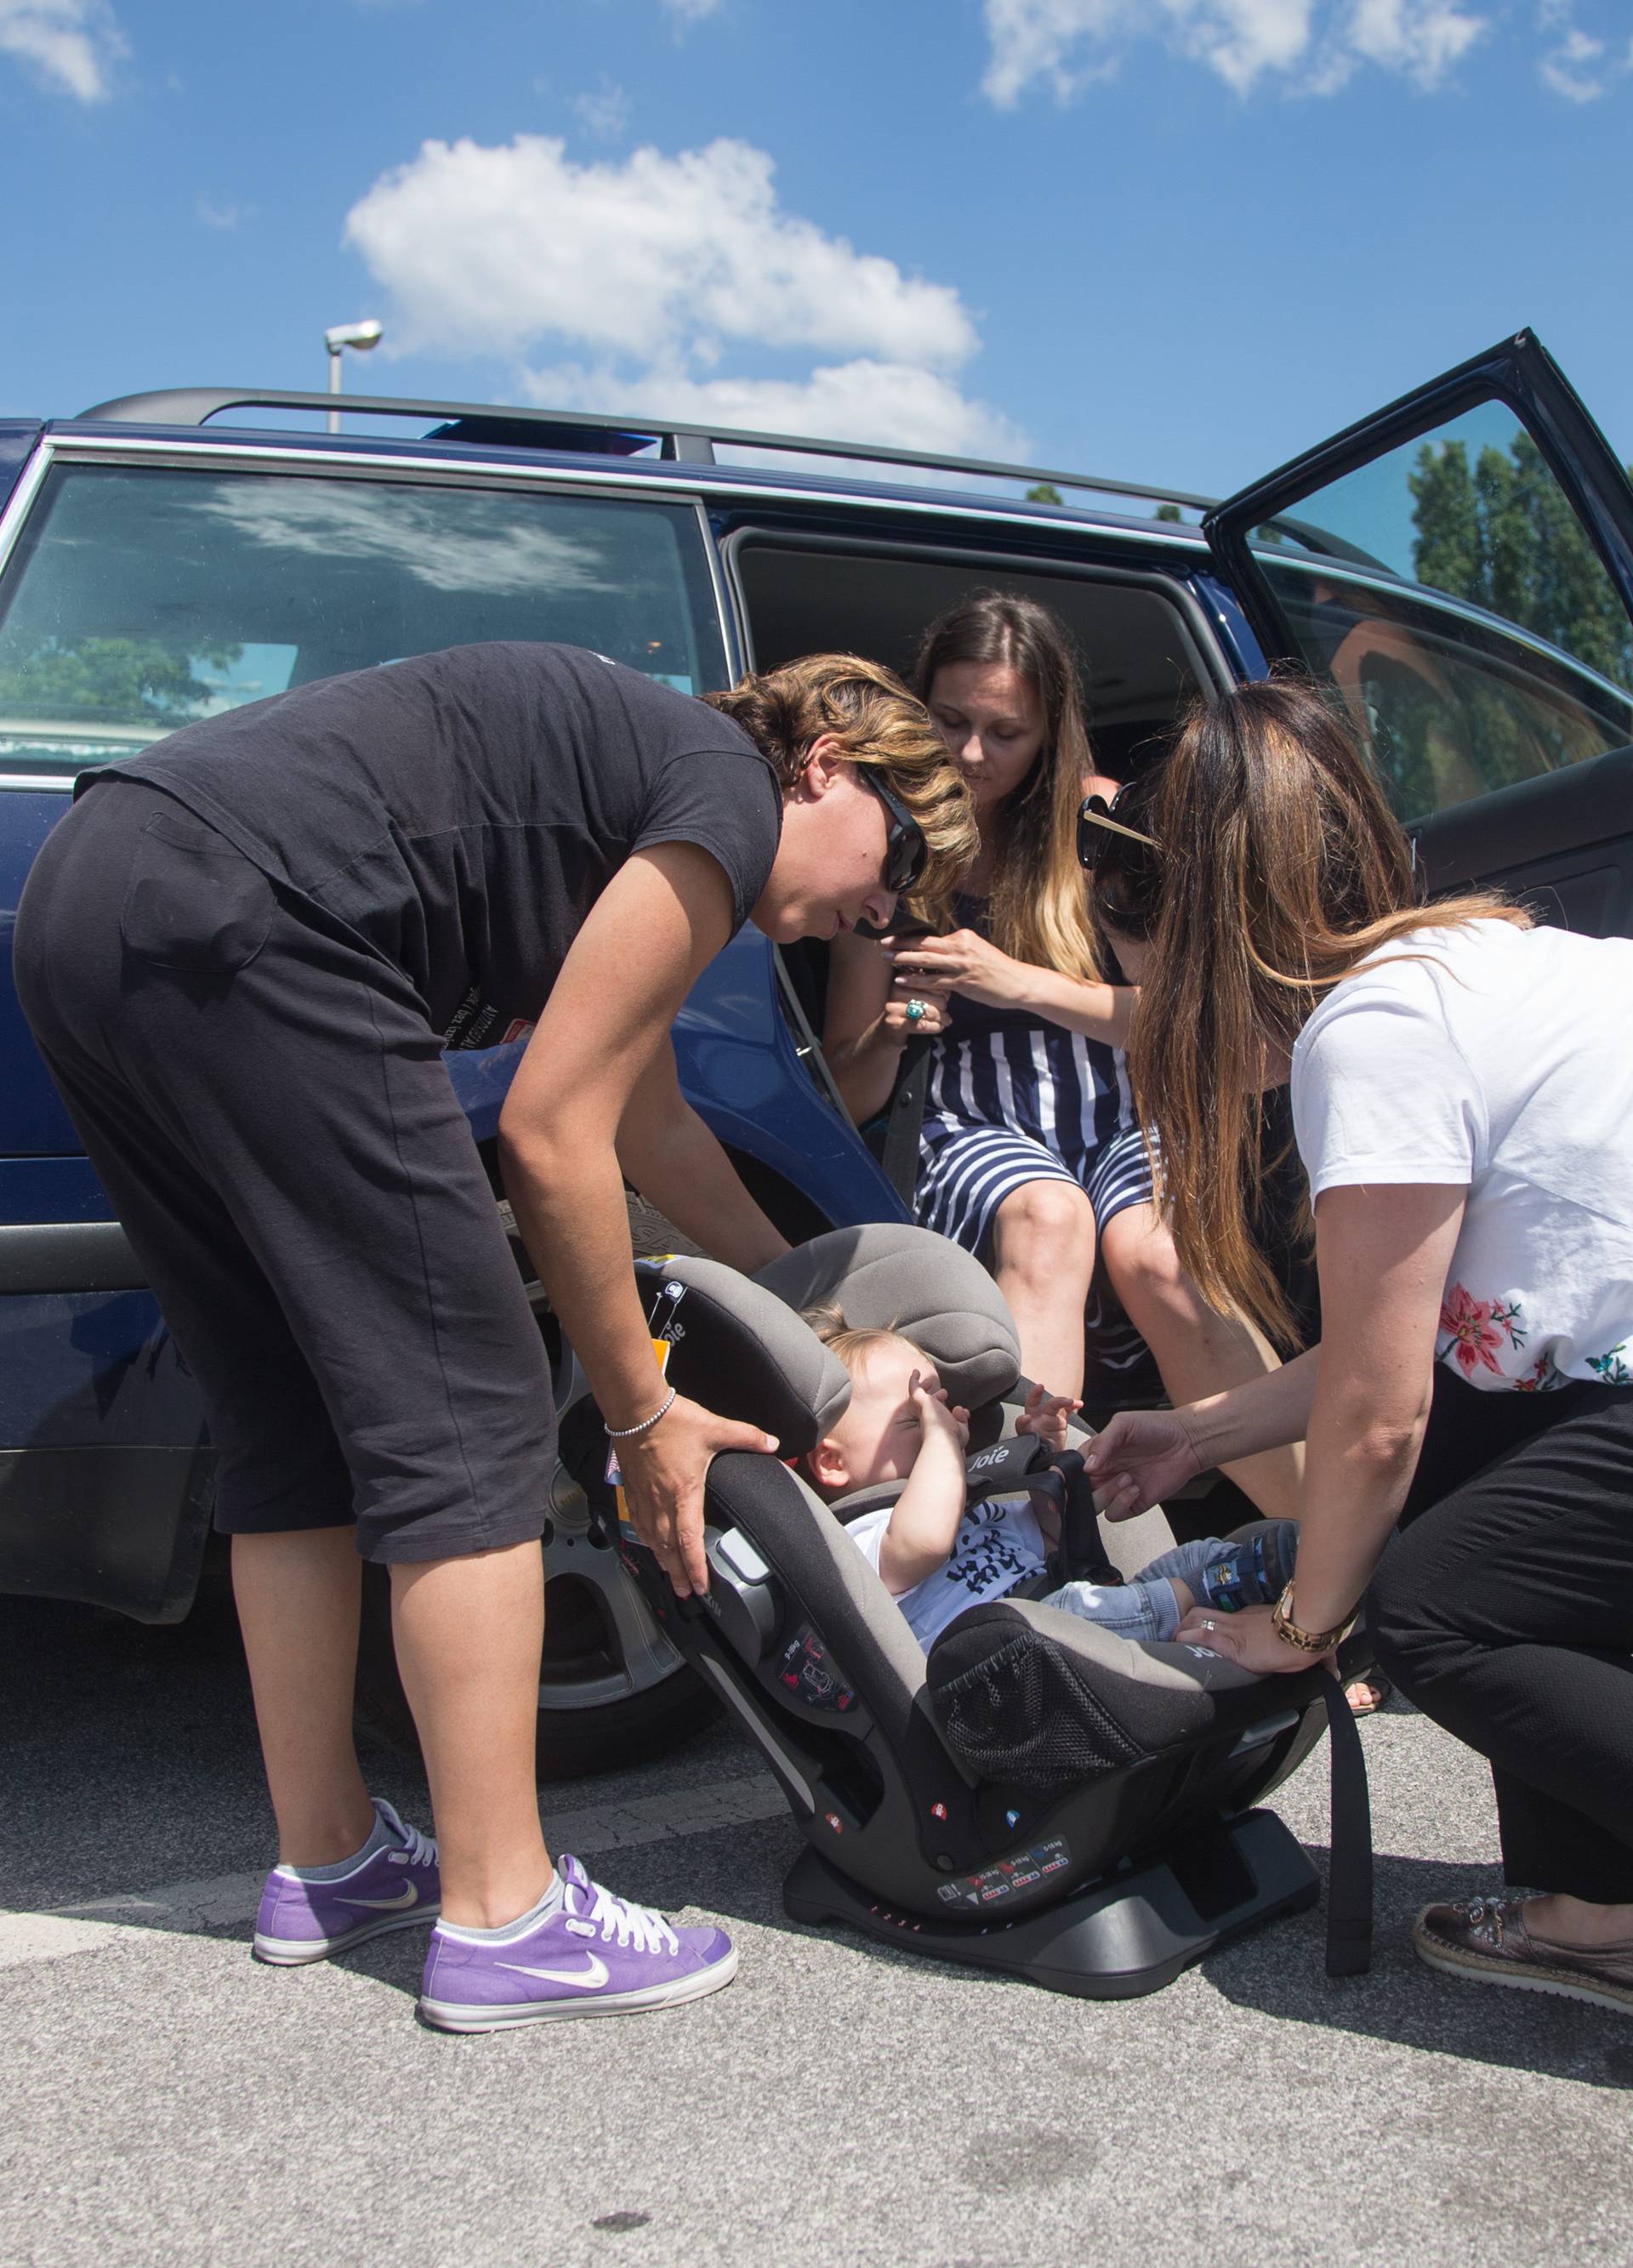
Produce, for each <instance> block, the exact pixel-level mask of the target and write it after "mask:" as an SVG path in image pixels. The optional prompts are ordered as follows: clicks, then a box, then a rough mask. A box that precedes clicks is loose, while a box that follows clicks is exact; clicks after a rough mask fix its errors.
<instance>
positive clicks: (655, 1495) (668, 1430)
mask: <svg viewBox="0 0 1633 2268" xmlns="http://www.w3.org/2000/svg"><path fill="white" fill-rule="evenodd" d="M776 1447H777V1443H776V1441H775V1440H774V1439H773V1437H772V1435H771V1434H770V1433H762V1432H761V1431H760V1429H759V1427H758V1426H757V1425H739V1424H738V1423H737V1422H736V1420H735V1418H717V1417H716V1416H715V1414H714V1412H713V1410H706V1409H704V1407H703V1405H702V1404H701V1403H698V1402H689V1401H687V1400H686V1398H685V1396H684V1395H676V1398H675V1400H674V1401H673V1402H672V1403H670V1404H669V1409H668V1410H666V1411H665V1412H664V1414H663V1416H662V1417H661V1418H659V1420H658V1422H657V1424H656V1425H654V1426H651V1427H649V1428H648V1430H647V1432H644V1433H638V1434H637V1435H636V1436H635V1438H634V1440H630V1441H621V1442H620V1443H619V1444H618V1463H619V1466H620V1468H621V1469H622V1471H623V1475H624V1498H625V1500H626V1502H627V1503H628V1505H629V1508H630V1518H631V1520H632V1522H633V1523H634V1528H635V1533H636V1534H637V1535H639V1538H640V1540H641V1542H642V1543H645V1544H647V1545H648V1546H649V1547H650V1549H651V1550H653V1551H654V1553H655V1554H656V1557H657V1561H658V1565H660V1566H661V1568H662V1570H663V1572H664V1573H665V1574H666V1575H667V1576H668V1577H669V1580H670V1582H671V1583H672V1584H673V1585H674V1586H675V1594H676V1597H677V1598H681V1599H686V1598H690V1597H691V1595H692V1594H694V1593H696V1594H698V1596H699V1597H701V1596H702V1594H704V1592H706V1590H707V1589H708V1587H709V1564H708V1561H707V1560H706V1558H705V1557H704V1553H703V1483H704V1476H705V1475H706V1473H707V1471H708V1469H709V1467H710V1465H711V1464H712V1463H713V1462H714V1459H715V1458H716V1457H718V1456H719V1455H720V1453H721V1451H722V1450H724V1449H748V1450H755V1451H759V1452H762V1453H765V1454H771V1453H773V1452H774V1451H775V1449H776Z"/></svg>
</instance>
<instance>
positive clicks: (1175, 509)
mask: <svg viewBox="0 0 1633 2268" xmlns="http://www.w3.org/2000/svg"><path fill="white" fill-rule="evenodd" d="M1153 517H1154V518H1156V519H1184V518H1185V514H1184V513H1183V512H1181V511H1180V509H1179V505H1178V504H1158V505H1157V507H1156V512H1155V514H1154V515H1153Z"/></svg>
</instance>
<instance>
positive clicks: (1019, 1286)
mask: <svg viewBox="0 0 1633 2268" xmlns="http://www.w3.org/2000/svg"><path fill="white" fill-rule="evenodd" d="M1094 1254H1095V1226H1094V1208H1093V1206H1092V1205H1091V1204H1090V1202H1089V1199H1088V1197H1086V1196H1085V1195H1084V1193H1083V1190H1082V1189H1074V1188H1073V1187H1072V1186H1071V1185H1070V1184H1069V1183H1068V1182H1025V1183H1024V1184H1023V1186H1022V1187H1021V1188H1020V1189H1016V1190H1015V1191H1014V1192H1013V1194H1012V1195H1010V1196H1009V1197H1006V1198H1005V1199H1004V1201H1003V1203H1002V1204H1001V1205H1000V1206H999V1208H998V1211H997V1212H996V1213H995V1215H994V1219H993V1275H994V1278H995V1279H996V1281H997V1285H998V1289H999V1290H1000V1291H1001V1292H1002V1293H1003V1296H1004V1299H1005V1300H1006V1301H1007V1302H1008V1303H1009V1313H1010V1314H1012V1315H1013V1316H1014V1317H1015V1324H1016V1330H1017V1331H1018V1332H1019V1334H1020V1340H1021V1368H1022V1370H1023V1372H1024V1373H1025V1374H1026V1376H1027V1377H1028V1378H1030V1379H1032V1380H1034V1381H1037V1382H1038V1383H1039V1384H1040V1385H1044V1386H1046V1387H1047V1388H1049V1391H1050V1392H1051V1394H1069V1395H1079V1394H1081V1393H1082V1392H1083V1308H1084V1306H1085V1304H1086V1302H1087V1300H1088V1298H1089V1280H1090V1277H1091V1276H1092V1275H1093V1273H1094Z"/></svg>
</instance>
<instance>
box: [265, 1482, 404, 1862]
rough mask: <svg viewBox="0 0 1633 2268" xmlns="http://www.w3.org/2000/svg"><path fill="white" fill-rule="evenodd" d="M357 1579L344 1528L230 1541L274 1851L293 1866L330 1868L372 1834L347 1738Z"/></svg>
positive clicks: (351, 1542) (358, 1565) (349, 1531)
mask: <svg viewBox="0 0 1633 2268" xmlns="http://www.w3.org/2000/svg"><path fill="white" fill-rule="evenodd" d="M362 1582H363V1563H362V1561H361V1560H360V1559H359V1558H358V1546H357V1531H356V1529H355V1528H351V1527H346V1528H296V1529H292V1530H290V1531H288V1532H287V1533H285V1534H283V1535H235V1536H234V1537H233V1595H234V1597H235V1598H236V1600H237V1602H238V1619H239V1626H240V1629H241V1630H242V1631H243V1633H244V1652H245V1653H246V1655H247V1656H248V1661H249V1682H250V1685H251V1687H252V1689H253V1690H254V1692H255V1722H256V1723H257V1725H258V1726H259V1727H260V1728H261V1753H262V1757H263V1758H264V1760H265V1763H266V1772H267V1786H268V1788H269V1789H270V1792H271V1796H272V1808H273V1810H274V1811H275V1812H276V1813H277V1850H278V1857H279V1858H280V1859H282V1860H283V1861H284V1864H285V1865H288V1866H291V1867H331V1866H333V1865H334V1864H335V1862H336V1859H345V1858H349V1857H350V1856H351V1853H352V1852H354V1851H355V1850H357V1849H358V1846H359V1845H361V1844H363V1843H365V1842H366V1841H367V1839H368V1837H369V1836H370V1834H371V1833H372V1832H373V1826H374V1814H373V1810H372V1809H371V1808H370V1805H369V1800H368V1791H367V1789H366V1787H365V1786H364V1785H363V1775H362V1773H361V1772H360V1771H359V1770H358V1755H357V1749H355V1747H354V1746H353V1745H352V1739H351V1689H352V1682H353V1680H354V1678H355V1676H356V1675H357V1666H358V1603H359V1601H360V1597H361V1593H362Z"/></svg>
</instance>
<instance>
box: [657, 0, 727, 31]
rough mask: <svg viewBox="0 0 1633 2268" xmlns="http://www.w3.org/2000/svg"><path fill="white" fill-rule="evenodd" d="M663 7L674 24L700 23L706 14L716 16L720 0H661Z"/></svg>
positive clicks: (718, 11)
mask: <svg viewBox="0 0 1633 2268" xmlns="http://www.w3.org/2000/svg"><path fill="white" fill-rule="evenodd" d="M663 5H664V7H665V8H666V9H667V10H668V11H669V14H670V15H671V16H673V17H674V18H675V20H676V24H679V25H682V26H684V25H687V24H700V23H702V21H703V19H704V18H705V17H706V16H718V15H719V13H720V0H663Z"/></svg>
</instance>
